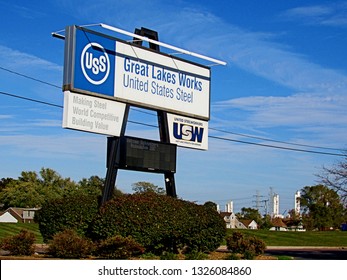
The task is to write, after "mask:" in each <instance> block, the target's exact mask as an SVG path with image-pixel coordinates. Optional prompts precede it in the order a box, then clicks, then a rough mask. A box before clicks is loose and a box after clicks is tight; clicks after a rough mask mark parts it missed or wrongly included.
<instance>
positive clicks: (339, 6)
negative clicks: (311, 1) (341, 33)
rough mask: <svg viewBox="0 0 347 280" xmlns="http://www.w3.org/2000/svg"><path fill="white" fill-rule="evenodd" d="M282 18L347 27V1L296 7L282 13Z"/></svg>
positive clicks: (310, 23)
mask: <svg viewBox="0 0 347 280" xmlns="http://www.w3.org/2000/svg"><path fill="white" fill-rule="evenodd" d="M281 18H284V19H287V20H290V21H299V22H303V23H305V24H309V25H325V26H333V27H346V26H347V4H346V3H345V2H340V3H334V2H331V3H329V4H326V5H312V6H302V7H296V8H293V9H289V10H287V11H285V12H284V13H282V14H281Z"/></svg>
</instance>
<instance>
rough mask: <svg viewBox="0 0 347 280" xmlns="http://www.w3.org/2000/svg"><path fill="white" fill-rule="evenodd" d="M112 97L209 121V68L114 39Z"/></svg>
mask: <svg viewBox="0 0 347 280" xmlns="http://www.w3.org/2000/svg"><path fill="white" fill-rule="evenodd" d="M116 53H117V55H116V63H115V67H116V71H115V90H114V93H115V97H117V98H120V100H122V101H125V102H128V103H132V104H139V105H140V106H144V105H145V106H146V107H150V108H154V109H164V110H166V111H169V112H176V113H180V114H183V115H189V116H192V117H198V118H203V119H205V120H208V119H209V117H210V69H209V68H205V67H201V66H199V65H196V64H193V63H187V62H186V61H182V60H178V59H175V58H173V57H170V56H165V55H162V54H159V53H156V52H152V51H148V50H146V49H142V48H136V47H134V46H131V45H128V44H125V43H122V42H118V41H117V42H116Z"/></svg>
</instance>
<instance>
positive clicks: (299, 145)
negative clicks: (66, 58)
mask: <svg viewBox="0 0 347 280" xmlns="http://www.w3.org/2000/svg"><path fill="white" fill-rule="evenodd" d="M0 69H1V70H4V71H7V72H9V73H13V74H15V75H18V76H21V77H24V78H27V79H30V80H33V81H36V82H40V83H43V84H46V85H49V86H52V87H55V88H59V89H60V88H61V87H60V86H57V85H54V84H52V83H49V82H46V81H43V80H40V79H37V78H33V77H30V76H28V75H25V74H22V73H19V72H17V71H13V70H10V69H8V68H5V67H1V66H0ZM4 94H5V93H4ZM7 95H10V94H7ZM14 97H18V98H21V99H27V100H30V99H29V98H25V97H21V96H14ZM30 101H33V102H37V103H42V104H46V102H42V101H38V100H34V99H32V100H30ZM47 105H49V103H47ZM52 106H57V107H59V106H58V105H55V104H52ZM131 109H132V110H133V111H138V112H141V113H143V114H148V115H153V116H156V114H154V113H151V112H148V111H145V110H141V109H134V108H131ZM129 122H132V123H136V122H133V121H129ZM138 124H140V123H138ZM142 125H145V126H150V127H157V126H153V125H148V124H143V123H142ZM209 130H214V131H218V132H223V133H227V134H232V135H238V136H242V137H246V138H251V139H258V140H263V141H268V142H274V143H281V144H287V145H291V146H298V147H306V148H313V149H320V150H334V151H341V150H343V149H338V148H331V147H322V146H313V145H307V144H300V143H293V142H288V141H280V140H274V139H270V138H265V137H259V136H254V135H249V134H242V133H236V132H231V131H226V130H222V129H217V128H213V127H209ZM232 141H235V142H237V141H240V143H242V141H241V140H232ZM244 142H245V141H244ZM245 144H247V143H245ZM255 144H257V145H260V146H262V145H264V146H267V145H266V144H258V143H255ZM270 146H271V145H270ZM288 149H290V148H288ZM294 150H300V149H294ZM327 154H329V153H327Z"/></svg>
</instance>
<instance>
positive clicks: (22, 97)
mask: <svg viewBox="0 0 347 280" xmlns="http://www.w3.org/2000/svg"><path fill="white" fill-rule="evenodd" d="M0 94H3V95H7V96H11V97H14V98H18V99H24V100H27V101H31V102H35V103H40V104H44V105H49V106H53V107H58V108H63V106H61V105H57V104H53V103H49V102H45V101H40V100H37V99H33V98H28V97H24V96H20V95H16V94H11V93H7V92H3V91H0Z"/></svg>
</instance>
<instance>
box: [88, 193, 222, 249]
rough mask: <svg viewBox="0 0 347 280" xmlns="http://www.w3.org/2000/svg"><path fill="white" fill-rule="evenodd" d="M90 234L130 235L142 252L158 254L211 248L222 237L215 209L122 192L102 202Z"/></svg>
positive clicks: (98, 237)
mask: <svg viewBox="0 0 347 280" xmlns="http://www.w3.org/2000/svg"><path fill="white" fill-rule="evenodd" d="M90 234H91V237H92V238H93V239H94V240H95V241H98V240H104V239H107V238H109V237H112V236H115V235H120V236H123V237H128V236H131V237H132V238H134V240H136V241H137V242H138V243H139V244H141V245H142V246H143V247H144V248H145V250H146V253H149V252H151V253H154V254H157V255H161V254H163V253H165V252H173V253H177V252H179V251H181V250H183V249H185V250H186V251H187V252H188V251H189V252H191V251H204V252H209V251H213V250H215V249H216V248H218V247H219V245H220V244H221V242H222V240H223V238H224V237H225V223H224V221H223V220H222V219H221V217H220V216H219V215H218V213H217V211H215V210H213V209H209V208H206V207H204V206H202V205H197V204H195V203H192V202H188V201H184V200H180V199H175V198H172V197H169V196H164V195H158V194H155V193H142V194H132V195H123V196H120V197H117V198H115V199H113V200H111V201H108V202H107V203H105V204H104V205H103V206H102V207H101V209H100V212H99V214H98V215H97V216H96V217H95V219H94V222H93V223H92V227H91V231H90Z"/></svg>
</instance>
